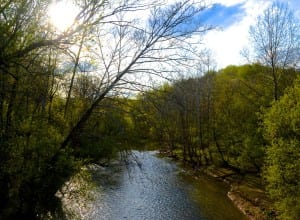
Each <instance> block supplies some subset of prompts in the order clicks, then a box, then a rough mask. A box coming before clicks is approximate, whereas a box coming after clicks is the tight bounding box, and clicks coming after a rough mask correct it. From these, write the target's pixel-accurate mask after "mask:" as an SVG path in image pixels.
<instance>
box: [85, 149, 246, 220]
mask: <svg viewBox="0 0 300 220" xmlns="http://www.w3.org/2000/svg"><path fill="white" fill-rule="evenodd" d="M133 157H134V158H135V159H136V161H137V163H136V162H132V163H130V164H129V165H128V166H127V167H124V166H120V165H114V166H113V167H110V168H105V169H101V170H95V171H94V181H95V183H96V189H95V190H94V191H93V195H94V200H93V201H92V205H90V206H89V207H90V209H89V211H88V212H86V213H85V214H84V215H82V216H81V217H80V219H99V220H124V219H128V220H177V219H178V220H185V219H186V220H196V219H199V220H201V219H207V220H210V219H216V220H226V219H228V220H235V219H238V220H243V219H246V218H245V217H244V215H243V214H241V212H240V211H239V210H238V209H237V208H236V207H235V206H234V205H233V204H232V202H231V201H230V200H229V199H228V198H227V196H226V194H227V191H228V186H226V185H225V184H224V183H222V182H219V181H216V180H214V179H212V178H210V177H207V176H200V177H198V178H197V179H195V178H194V177H192V176H191V175H189V174H188V173H186V172H184V171H183V170H182V169H181V168H180V166H178V165H177V164H176V163H174V162H172V161H171V160H168V159H162V158H158V157H156V156H155V152H138V151H133Z"/></svg>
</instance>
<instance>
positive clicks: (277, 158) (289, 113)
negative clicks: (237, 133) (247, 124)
mask: <svg viewBox="0 0 300 220" xmlns="http://www.w3.org/2000/svg"><path fill="white" fill-rule="evenodd" d="M299 125H300V79H299V78H298V80H297V81H296V82H295V85H294V86H293V87H292V88H289V89H288V90H287V91H286V94H285V95H284V96H283V97H282V98H281V99H280V100H279V101H278V102H275V103H274V104H273V105H272V108H270V109H269V110H268V111H267V112H266V113H265V115H264V117H263V126H264V132H265V137H266V139H267V140H268V141H269V144H270V146H268V148H267V159H266V165H265V168H266V170H265V173H264V176H265V178H266V180H267V182H268V191H269V194H270V196H271V197H272V198H273V199H274V201H275V206H276V208H277V210H278V212H279V214H280V217H281V219H299V218H300V208H299V207H300V173H299V170H300V161H299V158H300V148H299V146H300V138H299V134H300V126H299Z"/></svg>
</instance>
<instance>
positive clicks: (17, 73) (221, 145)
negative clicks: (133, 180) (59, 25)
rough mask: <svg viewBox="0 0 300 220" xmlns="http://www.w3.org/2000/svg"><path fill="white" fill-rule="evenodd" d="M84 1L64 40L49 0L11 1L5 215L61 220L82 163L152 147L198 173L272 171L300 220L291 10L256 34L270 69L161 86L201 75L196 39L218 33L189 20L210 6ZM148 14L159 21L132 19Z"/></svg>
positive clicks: (3, 147) (0, 204) (272, 181)
mask: <svg viewBox="0 0 300 220" xmlns="http://www.w3.org/2000/svg"><path fill="white" fill-rule="evenodd" d="M74 4H75V5H76V7H78V14H77V16H75V20H74V22H73V25H72V26H71V27H67V28H66V29H65V30H63V31H62V30H57V29H55V27H54V26H53V25H52V24H51V22H49V16H48V15H47V13H45V12H46V11H47V10H48V7H49V1H48V0H47V1H46V0H41V1H36V0H28V1H22V0H9V1H1V2H0V129H1V131H0V189H1V191H0V198H1V199H0V218H3V219H25V218H28V219H36V218H40V219H42V218H45V217H49V216H52V217H54V218H55V215H56V214H57V213H58V212H59V211H61V210H59V207H60V201H59V199H58V198H57V197H56V196H55V194H56V192H57V191H58V190H59V189H60V188H61V187H62V185H63V184H64V183H65V182H66V181H67V180H68V179H69V178H70V177H71V176H73V175H74V174H76V173H78V172H79V171H80V168H81V167H82V166H83V165H85V164H88V163H91V162H99V161H101V162H102V161H103V160H102V159H109V158H111V157H113V156H114V155H115V154H116V153H117V152H120V151H126V149H129V148H133V147H141V146H144V145H152V146H155V147H158V148H161V149H167V150H168V151H170V153H174V154H177V155H178V154H179V155H182V158H183V160H184V161H186V162H188V163H190V164H191V165H192V166H194V167H200V166H208V165H209V166H210V165H213V166H226V167H231V168H232V169H235V170H236V171H238V172H254V173H258V174H261V175H262V178H263V179H264V180H265V181H266V184H267V190H268V192H269V194H270V197H271V198H273V199H274V201H276V202H275V207H276V210H277V213H278V215H279V216H280V218H283V219H285V218H286V219H297V218H299V215H300V214H299V212H300V210H299V207H300V205H299V196H300V192H299V189H300V187H299V182H300V177H299V173H298V172H297V171H298V170H299V166H300V165H299V163H300V162H299V101H300V100H299V97H300V94H299V91H300V90H299V86H300V79H299V77H298V76H297V75H298V74H299V72H297V71H296V70H295V68H292V67H293V65H292V64H297V62H296V63H294V62H295V60H296V61H297V59H298V58H299V57H297V53H296V52H297V51H299V50H297V49H299V47H296V46H295V45H298V46H299V44H296V43H297V41H296V39H297V38H296V37H295V36H298V35H297V33H298V32H297V29H296V26H289V25H286V24H294V23H293V22H294V20H293V17H291V16H282V15H290V14H289V13H287V12H289V11H288V10H287V11H284V10H283V9H285V8H284V7H283V6H284V5H283V6H281V5H279V6H280V7H281V8H280V7H279V9H280V10H277V9H278V7H275V6H276V5H275V6H274V8H270V10H271V11H269V12H268V11H266V12H265V14H264V17H262V18H260V19H259V20H258V21H263V22H261V23H258V25H257V27H260V28H258V29H255V28H254V29H252V32H251V33H252V36H253V39H254V42H256V43H257V44H256V46H255V49H256V52H258V53H257V57H256V58H257V60H259V61H260V64H252V65H244V66H239V67H237V66H229V67H227V68H225V69H223V70H220V71H218V72H215V71H211V70H209V68H208V71H206V72H205V74H203V75H201V76H198V77H190V78H189V77H183V78H181V79H178V78H177V80H175V79H172V83H166V84H164V85H163V86H156V87H154V88H153V89H149V86H151V85H149V81H151V80H153V79H154V78H155V77H158V76H159V77H163V78H171V77H170V75H169V74H173V73H180V74H181V75H183V74H182V73H192V74H193V73H194V71H195V68H194V66H195V63H198V62H199V60H198V59H199V56H198V55H197V54H200V53H198V52H199V51H197V49H198V48H194V46H195V45H196V44H194V42H192V40H193V38H192V37H193V34H197V35H199V34H203V33H205V32H206V31H208V30H210V29H211V28H212V27H210V26H206V25H203V24H198V23H197V24H196V23H195V25H190V24H191V23H193V21H194V20H193V19H194V17H195V16H198V15H199V13H201V12H202V11H203V10H205V9H206V6H205V4H204V2H201V1H200V3H199V4H195V3H194V2H193V1H189V0H187V1H183V2H180V3H174V4H172V5H168V4H165V5H164V4H161V2H156V1H154V2H150V3H149V1H140V0H139V1H137V0H130V1H124V2H123V1H94V0H89V1H74ZM157 4H158V5H157ZM145 10H146V11H147V13H146V14H149V16H150V17H149V19H147V20H142V21H137V20H136V19H135V16H132V15H133V14H134V13H137V14H140V13H141V12H142V13H144V11H145ZM272 10H273V11H272ZM148 12H149V13H148ZM279 12H280V13H279ZM281 12H283V14H281ZM284 12H286V13H287V14H286V13H284ZM274 15H278V16H275V17H274ZM279 15H280V16H279ZM272 16H273V17H272ZM272 18H273V19H272ZM275 18H276V19H275ZM277 18H283V20H282V19H277ZM285 18H286V19H285ZM279 21H285V22H279ZM276 22H277V23H276ZM278 22H279V23H278ZM265 24H268V25H269V26H268V28H265ZM297 24H298V23H297ZM186 27H189V28H186ZM284 27H289V29H284ZM278 30H282V31H278ZM289 30H291V31H292V32H288V31H289ZM264 31H265V32H264ZM283 33H286V35H284V34H283ZM281 34H283V35H281ZM258 36H260V37H258ZM289 37H291V38H289ZM294 37H295V38H294ZM262 39H268V41H269V42H267V43H266V41H265V40H262ZM283 39H284V40H285V41H283ZM261 40H262V41H261ZM282 42H284V43H283V44H281V43H282ZM264 43H266V44H264ZM298 43H299V41H298ZM264 52H265V53H264ZM298 61H299V59H298ZM190 63H192V65H188V64H190ZM200 63H201V62H200ZM183 64H184V65H183ZM186 67H189V68H188V69H186ZM152 77H153V78H152ZM142 78H143V79H144V80H142V81H141V80H140V79H142ZM143 83H145V84H146V86H147V88H148V90H147V91H146V92H143V91H144V90H145V89H144V88H143V86H144V85H143ZM132 90H135V92H136V91H137V90H139V91H140V93H138V95H136V96H133V95H129V96H128V94H131V93H128V91H132ZM135 94H137V93H135ZM124 95H126V96H127V98H126V96H125V97H124Z"/></svg>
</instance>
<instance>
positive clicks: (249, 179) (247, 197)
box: [160, 152, 276, 220]
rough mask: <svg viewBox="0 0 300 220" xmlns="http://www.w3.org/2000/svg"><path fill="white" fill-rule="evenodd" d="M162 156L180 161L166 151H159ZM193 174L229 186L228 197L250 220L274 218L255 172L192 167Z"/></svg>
mask: <svg viewBox="0 0 300 220" xmlns="http://www.w3.org/2000/svg"><path fill="white" fill-rule="evenodd" d="M160 155H161V156H163V157H171V158H173V159H174V160H176V161H180V159H179V157H174V156H170V155H169V154H168V153H166V152H160ZM192 172H193V176H194V177H195V178H197V176H198V175H199V174H203V173H205V174H206V175H209V176H212V177H214V178H216V179H219V180H221V181H223V182H225V183H227V184H228V185H229V186H230V190H229V191H228V193H227V196H228V197H229V199H230V200H231V201H232V202H233V203H234V204H235V206H236V207H237V208H238V209H239V210H240V211H241V212H242V213H243V214H244V215H245V216H246V217H247V218H248V219H250V220H269V219H276V217H275V212H274V211H273V210H272V208H271V206H272V202H271V201H270V200H269V198H268V197H267V195H266V192H265V190H264V186H263V184H262V182H261V178H260V177H259V176H257V175H255V174H243V175H242V174H238V173H237V172H235V171H234V170H232V169H230V168H224V167H212V166H209V167H201V168H199V169H196V170H195V169H194V170H193V171H192Z"/></svg>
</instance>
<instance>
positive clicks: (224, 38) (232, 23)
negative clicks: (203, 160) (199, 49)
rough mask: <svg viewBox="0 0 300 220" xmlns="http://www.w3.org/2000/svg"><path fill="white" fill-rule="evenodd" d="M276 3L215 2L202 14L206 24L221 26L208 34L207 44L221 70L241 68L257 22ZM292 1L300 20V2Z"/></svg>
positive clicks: (259, 0) (265, 0)
mask: <svg viewBox="0 0 300 220" xmlns="http://www.w3.org/2000/svg"><path fill="white" fill-rule="evenodd" d="M272 2H273V1H272V0H211V1H210V3H211V4H210V7H209V8H208V9H206V10H205V11H204V12H203V14H202V22H204V23H205V24H211V25H217V26H218V28H217V29H216V30H213V31H210V32H208V33H207V34H206V35H205V36H204V39H203V43H204V44H205V46H206V47H207V48H209V49H211V51H212V54H213V58H214V59H215V60H216V62H217V69H220V68H224V67H226V66H228V65H241V64H244V63H246V62H247V61H246V59H245V58H244V57H243V56H242V55H241V53H240V52H241V50H242V49H243V48H245V47H247V46H249V42H248V32H249V27H250V26H251V25H253V24H255V19H256V18H257V17H258V16H259V15H261V14H262V13H263V11H264V9H266V8H267V7H268V6H269V5H270V4H272ZM282 2H285V3H286V2H288V4H289V6H290V9H292V10H294V11H295V14H296V16H298V17H299V18H300V1H299V0H283V1H282Z"/></svg>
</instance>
